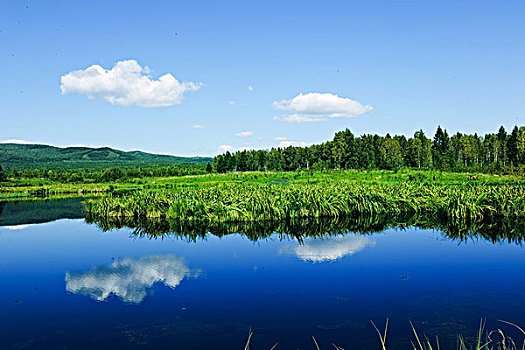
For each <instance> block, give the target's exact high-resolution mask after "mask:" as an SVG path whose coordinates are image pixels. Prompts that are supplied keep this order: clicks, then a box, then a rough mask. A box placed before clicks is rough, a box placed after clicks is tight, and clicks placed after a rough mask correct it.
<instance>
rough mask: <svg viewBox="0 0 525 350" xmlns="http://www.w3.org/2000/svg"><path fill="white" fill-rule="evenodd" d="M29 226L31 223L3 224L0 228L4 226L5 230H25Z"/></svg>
mask: <svg viewBox="0 0 525 350" xmlns="http://www.w3.org/2000/svg"><path fill="white" fill-rule="evenodd" d="M28 227H29V225H15V226H1V227H0V228H3V229H4V230H13V231H17V230H25V229H26V228H28Z"/></svg>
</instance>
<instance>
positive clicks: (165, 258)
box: [66, 255, 200, 304]
mask: <svg viewBox="0 0 525 350" xmlns="http://www.w3.org/2000/svg"><path fill="white" fill-rule="evenodd" d="M199 272H200V271H199V270H190V268H189V267H188V266H187V265H186V263H185V261H184V259H183V258H181V257H177V256H173V255H149V256H145V257H142V258H140V259H137V258H124V259H117V260H115V261H113V262H112V263H111V265H109V266H96V267H93V268H92V269H91V270H89V271H87V272H81V273H70V272H66V290H67V291H68V292H71V293H74V294H78V295H86V296H89V297H91V298H93V299H95V300H98V301H104V300H106V299H107V298H108V297H109V296H110V295H115V296H117V297H119V298H120V299H121V300H122V301H124V302H126V303H133V304H139V303H141V302H142V301H143V300H144V298H145V297H146V294H147V293H146V292H147V289H148V288H150V287H152V286H153V285H154V284H155V283H158V282H160V283H162V284H164V285H165V286H167V287H170V288H175V287H177V286H178V285H179V284H180V283H181V281H182V280H183V279H184V278H187V277H197V276H198V275H199Z"/></svg>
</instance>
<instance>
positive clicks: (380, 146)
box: [214, 126, 525, 173]
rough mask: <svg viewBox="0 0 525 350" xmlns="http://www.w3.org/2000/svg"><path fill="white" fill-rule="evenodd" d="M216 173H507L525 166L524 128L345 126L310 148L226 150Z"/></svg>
mask: <svg viewBox="0 0 525 350" xmlns="http://www.w3.org/2000/svg"><path fill="white" fill-rule="evenodd" d="M214 167H215V169H216V171H217V172H219V173H222V172H229V171H256V170H258V171H265V170H277V171H296V170H300V169H317V170H320V169H398V168H404V167H405V168H417V169H436V170H444V171H459V172H465V171H470V172H487V173H506V172H507V173H508V172H520V173H523V171H524V169H525V127H520V128H518V127H517V126H516V127H514V129H513V130H512V133H511V134H507V132H506V130H505V128H503V127H501V128H500V129H499V131H498V132H497V133H495V134H486V135H484V136H479V135H477V134H473V135H466V134H461V133H459V132H458V133H456V134H455V135H453V136H449V135H448V132H447V131H446V130H443V129H442V128H441V127H438V129H437V131H436V133H435V135H434V138H433V140H431V139H429V138H427V137H426V136H425V134H424V132H423V131H422V130H420V131H417V132H416V133H415V134H414V136H413V137H411V138H408V139H407V138H406V137H405V136H403V135H396V136H393V137H392V136H390V135H389V134H387V135H386V136H385V137H382V136H379V135H362V136H360V137H356V136H354V134H353V133H352V132H351V131H350V130H348V129H346V130H345V131H340V132H338V133H336V134H335V136H334V139H333V140H332V141H329V142H325V143H323V144H320V145H312V146H310V147H293V146H290V147H286V148H273V149H271V150H270V151H265V150H252V151H240V152H235V153H233V154H232V153H230V152H226V153H225V154H222V155H219V156H216V157H215V158H214Z"/></svg>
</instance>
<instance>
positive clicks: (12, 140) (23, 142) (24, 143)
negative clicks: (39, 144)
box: [0, 139, 35, 145]
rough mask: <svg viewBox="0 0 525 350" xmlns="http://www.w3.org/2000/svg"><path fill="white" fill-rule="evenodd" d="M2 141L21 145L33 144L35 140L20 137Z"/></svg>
mask: <svg viewBox="0 0 525 350" xmlns="http://www.w3.org/2000/svg"><path fill="white" fill-rule="evenodd" d="M0 143H17V144H20V145H32V144H34V143H35V142H31V141H26V140H18V139H9V140H4V141H1V142H0Z"/></svg>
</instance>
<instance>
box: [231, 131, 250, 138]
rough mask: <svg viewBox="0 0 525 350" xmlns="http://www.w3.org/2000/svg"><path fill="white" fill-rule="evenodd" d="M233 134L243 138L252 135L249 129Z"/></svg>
mask: <svg viewBox="0 0 525 350" xmlns="http://www.w3.org/2000/svg"><path fill="white" fill-rule="evenodd" d="M235 136H237V137H243V138H245V137H250V136H253V132H251V131H241V132H239V133H237V134H235Z"/></svg>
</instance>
